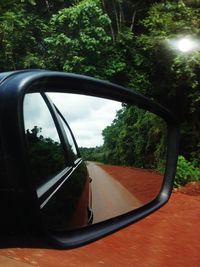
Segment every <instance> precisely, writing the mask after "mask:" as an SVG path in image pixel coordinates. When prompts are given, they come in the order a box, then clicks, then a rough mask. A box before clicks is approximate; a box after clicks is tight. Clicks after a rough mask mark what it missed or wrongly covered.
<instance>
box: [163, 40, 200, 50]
mask: <svg viewBox="0 0 200 267" xmlns="http://www.w3.org/2000/svg"><path fill="white" fill-rule="evenodd" d="M168 42H169V44H170V46H171V47H173V48H174V49H177V50H179V51H180V52H182V53H189V52H192V51H195V50H200V42H199V41H198V40H195V39H192V38H191V37H184V38H181V39H178V40H177V39H172V40H168Z"/></svg>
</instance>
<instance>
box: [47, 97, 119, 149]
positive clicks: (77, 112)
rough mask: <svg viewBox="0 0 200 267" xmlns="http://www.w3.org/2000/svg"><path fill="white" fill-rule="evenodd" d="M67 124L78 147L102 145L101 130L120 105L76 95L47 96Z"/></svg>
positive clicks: (111, 119)
mask: <svg viewBox="0 0 200 267" xmlns="http://www.w3.org/2000/svg"><path fill="white" fill-rule="evenodd" d="M48 95H49V96H50V97H51V99H52V100H53V102H54V103H55V104H56V106H57V107H58V109H59V110H60V111H61V113H62V114H63V116H64V117H65V119H66V120H67V122H68V123H69V125H70V127H71V129H72V131H73V133H74V136H75V139H76V141H77V143H78V146H80V147H81V146H82V147H94V146H99V145H102V144H103V139H102V135H101V133H102V130H103V129H104V128H105V127H106V126H108V125H110V124H111V122H112V121H113V119H114V118H115V115H116V111H117V110H119V109H120V108H121V103H120V102H116V101H111V100H107V99H102V98H97V97H91V96H84V95H76V94H61V93H49V94H48Z"/></svg>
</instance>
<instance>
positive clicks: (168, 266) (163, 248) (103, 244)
mask: <svg viewBox="0 0 200 267" xmlns="http://www.w3.org/2000/svg"><path fill="white" fill-rule="evenodd" d="M109 168H110V171H114V169H115V167H114V168H113V170H112V168H111V167H109ZM120 168H121V167H119V168H118V172H121V171H123V170H122V169H121V170H120ZM126 175H127V176H128V177H129V178H128V177H127V179H130V177H132V175H133V170H132V171H131V168H130V169H129V171H128V170H127V172H126ZM199 189H200V183H190V184H189V185H187V186H186V187H184V188H181V189H178V190H175V192H174V193H173V194H172V197H171V199H170V201H169V203H168V204H167V205H165V206H164V207H163V208H161V209H160V210H159V211H157V212H155V213H154V214H152V215H150V216H149V217H147V218H145V219H144V220H142V221H140V222H138V223H136V224H134V225H131V226H129V227H127V228H125V229H123V230H121V231H119V232H117V233H115V234H112V235H110V236H108V237H106V238H103V239H101V240H99V241H96V242H94V243H92V244H89V245H87V246H84V247H81V248H76V249H72V250H66V251H58V250H53V249H31V248H23V249H22V248H21V249H20V248H17V249H16V248H15V249H12V248H11V249H2V250H0V255H2V256H0V266H3V267H8V266H16V267H17V266H24V265H23V264H21V265H19V263H23V262H24V263H27V264H29V265H30V266H38V267H39V266H40V267H54V266H59V267H66V266H68V267H79V266H81V267H99V266H105V267H110V266H113V267H121V266H125V267H132V266H134V267H161V266H163V267H188V266H192V267H199V266H200V242H199V237H200V190H199ZM5 258H7V259H8V260H9V259H11V260H13V265H11V263H10V265H9V263H8V264H7V265H6V264H5ZM17 264H18V265H17ZM29 265H28V266H29Z"/></svg>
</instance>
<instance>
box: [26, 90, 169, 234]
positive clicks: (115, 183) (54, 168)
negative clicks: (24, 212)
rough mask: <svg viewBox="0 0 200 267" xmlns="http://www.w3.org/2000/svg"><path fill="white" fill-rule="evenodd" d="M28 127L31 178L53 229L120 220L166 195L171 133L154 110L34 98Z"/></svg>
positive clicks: (29, 100) (68, 97)
mask: <svg viewBox="0 0 200 267" xmlns="http://www.w3.org/2000/svg"><path fill="white" fill-rule="evenodd" d="M24 127H25V138H26V144H27V152H28V157H29V164H30V175H31V179H32V180H33V183H34V184H35V186H36V191H37V196H38V200H39V203H40V209H41V214H42V217H43V221H44V224H45V226H46V227H47V228H49V229H51V230H52V229H53V230H58V231H62V230H66V229H75V228H80V227H84V226H87V225H88V224H92V223H93V224H94V223H98V222H101V221H104V220H107V219H110V218H113V217H116V216H118V215H122V214H124V213H127V212H129V211H132V210H134V209H137V208H140V207H142V206H144V205H145V204H147V203H149V202H150V201H152V200H153V199H155V198H156V196H157V195H158V193H159V191H160V189H161V186H162V182H163V175H164V171H165V164H166V138H167V127H166V124H165V122H164V121H163V119H161V118H160V117H158V116H157V115H155V114H153V113H151V112H148V111H145V110H143V109H140V108H138V107H137V106H133V105H127V104H125V103H120V102H117V101H112V100H108V99H102V98H97V97H92V96H85V95H78V94H66V93H65V94H64V93H47V94H40V93H30V94H27V95H25V99H24Z"/></svg>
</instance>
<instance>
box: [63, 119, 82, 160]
mask: <svg viewBox="0 0 200 267" xmlns="http://www.w3.org/2000/svg"><path fill="white" fill-rule="evenodd" d="M61 121H62V124H63V127H64V130H65V133H66V135H67V139H68V142H69V145H70V148H71V152H72V157H73V159H74V160H76V159H77V158H78V152H77V149H76V145H75V143H74V140H73V137H72V135H71V133H70V130H69V128H68V126H67V125H66V123H65V121H64V120H63V119H62V118H61Z"/></svg>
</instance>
